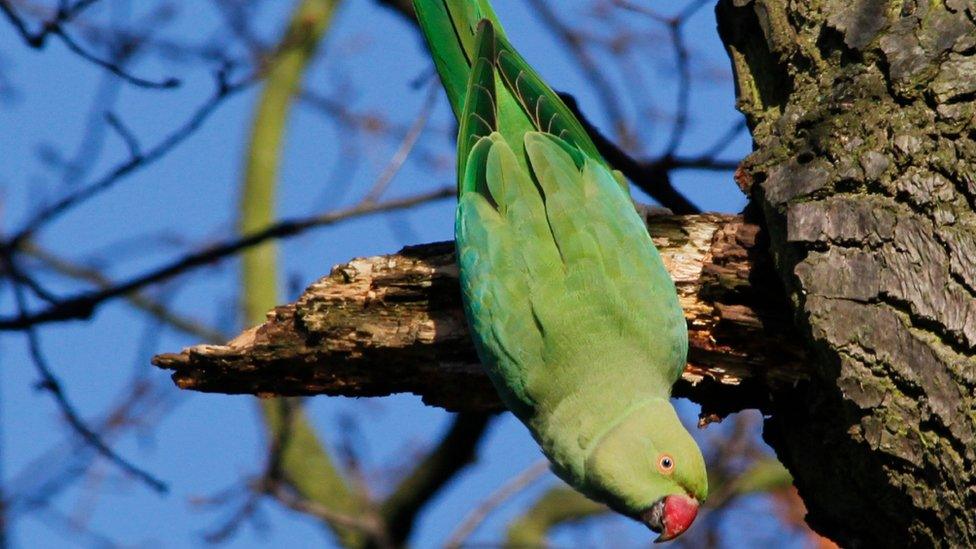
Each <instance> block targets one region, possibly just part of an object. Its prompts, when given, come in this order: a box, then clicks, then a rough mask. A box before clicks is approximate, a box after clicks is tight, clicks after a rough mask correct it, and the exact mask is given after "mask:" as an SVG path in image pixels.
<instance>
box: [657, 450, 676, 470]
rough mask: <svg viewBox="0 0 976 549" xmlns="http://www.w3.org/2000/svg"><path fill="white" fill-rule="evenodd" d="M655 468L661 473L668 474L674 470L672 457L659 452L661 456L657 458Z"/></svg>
mask: <svg viewBox="0 0 976 549" xmlns="http://www.w3.org/2000/svg"><path fill="white" fill-rule="evenodd" d="M657 470H658V471H660V472H661V474H662V475H670V474H671V473H673V472H674V459H673V458H672V457H671V456H669V455H667V454H661V456H660V457H658V458H657Z"/></svg>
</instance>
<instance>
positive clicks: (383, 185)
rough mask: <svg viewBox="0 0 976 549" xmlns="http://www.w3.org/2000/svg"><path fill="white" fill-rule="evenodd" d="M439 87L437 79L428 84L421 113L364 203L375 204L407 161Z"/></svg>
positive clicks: (425, 124)
mask: <svg viewBox="0 0 976 549" xmlns="http://www.w3.org/2000/svg"><path fill="white" fill-rule="evenodd" d="M439 89H440V88H439V84H438V83H437V80H432V82H431V84H430V85H429V86H428V90H427V97H426V98H425V99H424V103H423V106H422V107H421V108H420V113H419V114H418V115H417V118H416V119H415V120H414V122H413V124H412V125H411V126H410V129H409V130H407V135H405V136H404V137H403V141H402V142H401V143H400V146H399V147H398V148H397V151H396V152H395V153H394V154H393V156H392V157H391V158H390V161H389V162H388V163H387V165H386V167H385V168H383V171H382V172H381V173H380V175H379V177H377V178H376V182H375V183H373V186H372V187H371V188H370V190H369V192H367V193H366V196H365V197H364V198H363V200H362V204H375V203H376V201H377V200H379V199H380V197H381V196H383V193H384V192H386V189H387V187H389V186H390V182H392V181H393V178H394V177H396V175H397V174H398V173H400V168H402V167H403V164H404V163H405V162H406V161H407V157H408V156H410V152H411V151H412V150H413V147H414V145H416V144H417V139H419V138H420V136H421V134H423V132H424V128H425V127H426V126H427V121H428V120H430V113H431V111H433V110H434V105H435V104H436V101H435V100H436V99H437V96H438V94H437V92H438V91H439Z"/></svg>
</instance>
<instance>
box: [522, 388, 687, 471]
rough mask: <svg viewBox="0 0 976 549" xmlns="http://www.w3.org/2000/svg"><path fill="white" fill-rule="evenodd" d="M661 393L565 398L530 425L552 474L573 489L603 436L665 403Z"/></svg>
mask: <svg viewBox="0 0 976 549" xmlns="http://www.w3.org/2000/svg"><path fill="white" fill-rule="evenodd" d="M668 397H669V395H668V394H667V392H666V391H665V392H664V393H656V392H655V393H653V394H651V393H648V392H640V393H633V394H623V395H622V394H619V393H609V394H607V393H603V394H600V395H596V394H593V392H589V391H580V392H578V393H573V394H571V395H569V396H567V397H566V398H564V399H563V400H562V401H561V402H560V403H559V404H557V405H556V406H555V407H554V408H553V409H552V410H551V411H550V412H549V413H543V414H538V415H536V416H535V417H534V418H533V419H532V421H531V422H530V425H529V427H530V429H531V430H532V432H533V435H534V436H535V438H536V439H537V440H538V442H539V444H540V446H542V450H543V452H544V453H545V454H546V456H547V457H548V458H549V460H550V461H551V462H552V464H553V471H554V472H555V473H556V474H557V475H558V476H559V477H560V478H562V479H563V480H565V481H566V482H568V483H569V484H571V485H573V486H581V485H582V483H583V481H584V476H585V471H584V469H585V462H586V458H587V456H588V455H589V453H590V452H591V451H592V450H593V448H594V447H596V445H597V444H599V442H600V440H601V439H602V438H603V436H604V435H606V434H607V433H609V432H610V431H612V430H613V428H614V427H616V426H617V425H619V424H620V423H621V422H623V421H624V420H626V419H627V418H628V417H630V416H631V415H633V414H635V413H637V412H639V411H641V410H643V409H645V408H647V407H648V406H650V405H652V404H654V403H657V402H660V401H662V400H663V401H667V399H668Z"/></svg>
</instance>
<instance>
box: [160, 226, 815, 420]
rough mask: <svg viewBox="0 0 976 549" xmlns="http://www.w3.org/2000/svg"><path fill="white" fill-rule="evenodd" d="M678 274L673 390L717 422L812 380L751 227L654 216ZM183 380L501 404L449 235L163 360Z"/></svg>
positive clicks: (240, 388) (343, 271)
mask: <svg viewBox="0 0 976 549" xmlns="http://www.w3.org/2000/svg"><path fill="white" fill-rule="evenodd" d="M646 219H647V220H648V229H649V231H650V233H651V235H652V237H653V238H654V240H655V242H656V243H657V245H658V247H659V248H660V250H661V254H662V256H663V258H664V261H665V264H666V265H667V267H668V269H669V271H670V272H671V274H672V276H673V277H674V278H675V281H676V283H677V287H678V293H679V295H680V297H681V301H682V306H683V307H684V310H685V312H686V316H687V318H688V325H689V330H690V340H691V352H690V356H689V365H688V368H687V369H686V371H685V375H684V381H683V382H682V383H681V384H680V385H679V386H678V387H677V389H676V394H678V395H681V396H688V397H690V398H692V399H694V400H696V401H698V402H700V403H702V404H703V406H704V411H705V414H706V418H707V417H713V416H722V415H725V414H727V413H729V412H731V411H736V410H740V409H742V408H747V407H749V408H764V409H765V408H768V406H769V395H770V394H773V391H772V390H771V389H772V388H775V387H780V386H792V385H793V384H795V383H797V382H798V381H800V380H803V379H805V376H806V374H805V372H804V371H803V368H802V363H803V358H802V353H801V352H800V351H798V350H797V346H796V341H797V336H796V333H795V332H794V331H793V329H792V327H791V325H790V323H789V321H788V320H789V311H788V307H787V306H786V302H785V301H782V300H781V299H780V296H781V295H782V292H777V291H773V292H770V291H768V290H769V289H770V288H773V289H775V288H777V287H778V285H779V284H778V281H777V280H776V277H775V273H774V272H773V270H772V266H771V265H770V264H769V262H768V261H765V260H763V259H762V258H757V257H755V256H756V252H757V251H758V250H761V249H765V247H766V246H765V244H764V243H763V241H762V239H761V238H760V236H759V234H758V228H757V227H756V226H755V225H751V224H748V223H744V222H743V221H742V219H741V218H739V217H736V216H722V215H698V216H685V217H676V216H659V215H649V216H647V218H646ZM155 363H156V364H157V365H159V366H162V367H165V368H169V369H172V370H174V374H173V378H174V380H175V381H176V383H177V384H178V385H179V386H180V387H182V388H185V389H194V390H199V391H215V392H224V393H254V394H264V395H312V394H331V395H347V396H381V395H388V394H391V393H396V392H412V393H416V394H419V395H421V396H422V397H423V398H424V401H425V402H427V403H428V404H433V405H437V406H442V407H445V408H448V409H450V410H464V411H478V410H497V409H500V408H501V404H500V402H499V401H498V398H497V396H496V395H495V392H494V390H493V389H492V387H491V385H490V383H489V382H488V378H487V376H485V374H484V372H483V371H482V369H481V366H480V365H479V364H478V359H477V357H476V356H475V353H474V348H473V346H472V344H471V340H470V336H469V335H468V331H467V326H466V323H465V320H464V314H463V312H462V311H461V303H460V290H459V288H458V281H457V268H456V267H455V260H454V245H453V243H450V242H447V243H441V244H428V245H423V246H414V247H410V248H407V249H405V250H403V251H401V252H400V253H398V254H394V255H389V256H380V257H372V258H360V259H355V260H353V261H350V262H349V263H346V264H342V265H339V266H337V267H335V268H334V269H333V270H332V273H331V274H330V275H329V276H327V277H324V278H322V279H321V280H319V281H318V282H316V283H315V284H312V285H311V286H310V287H309V288H308V289H307V290H306V291H305V293H304V294H303V295H302V297H301V298H299V299H298V301H296V302H295V303H292V304H289V305H285V306H282V307H278V308H276V309H275V310H273V311H271V312H270V313H269V314H268V321H267V322H266V323H264V324H263V325H261V326H257V327H255V328H252V329H251V330H248V331H247V332H245V333H243V334H242V335H241V336H239V337H238V338H236V339H235V340H234V341H231V342H230V343H228V344H227V345H199V346H196V347H191V348H189V349H186V350H184V351H183V352H182V353H179V354H166V355H160V356H158V357H156V359H155Z"/></svg>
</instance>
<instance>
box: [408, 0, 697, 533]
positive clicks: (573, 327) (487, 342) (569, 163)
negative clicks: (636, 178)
mask: <svg viewBox="0 0 976 549" xmlns="http://www.w3.org/2000/svg"><path fill="white" fill-rule="evenodd" d="M414 8H415V10H416V14H417V19H418V21H419V22H420V26H421V28H422V29H423V33H424V35H425V37H426V39H427V43H428V45H429V47H430V51H431V53H432V55H433V58H434V64H435V65H436V67H437V71H438V73H439V75H440V78H441V82H442V84H443V86H444V88H445V90H446V91H447V96H448V99H449V100H450V103H451V107H452V109H453V110H454V113H455V115H456V116H457V118H458V121H459V123H460V130H459V133H458V143H457V150H458V195H459V197H458V208H457V218H456V225H455V237H456V241H457V253H458V263H459V268H460V279H461V288H462V299H463V303H464V310H465V313H466V315H467V319H468V324H469V326H470V327H471V332H472V335H473V339H474V342H475V347H476V349H477V351H478V355H479V357H480V358H481V361H482V362H483V364H484V365H485V367H486V370H487V372H488V375H489V376H490V378H491V380H492V382H493V383H494V385H495V387H496V389H497V390H498V393H499V395H500V396H501V399H502V401H503V402H504V403H505V405H506V406H507V407H508V408H509V409H510V410H511V411H512V412H513V413H514V414H515V415H516V416H517V417H518V418H519V419H520V420H521V421H522V422H523V423H524V424H525V425H526V426H527V427H528V429H529V431H531V433H532V436H533V437H534V438H535V440H536V441H537V442H538V443H539V445H540V446H541V448H542V451H543V453H544V454H545V455H546V456H547V457H548V458H549V460H550V461H551V463H552V469H553V471H554V472H555V473H556V474H557V475H558V476H559V477H561V478H562V479H563V480H565V481H566V482H567V483H569V484H570V485H571V486H573V487H574V488H576V489H577V490H579V491H580V492H582V493H583V494H585V495H586V496H588V497H590V498H592V499H594V500H597V501H601V502H603V503H606V504H607V505H608V506H610V507H611V508H612V509H614V510H616V511H618V512H620V513H622V514H624V515H626V516H629V517H631V518H634V519H636V520H639V521H641V522H643V523H644V524H646V525H647V526H648V527H650V528H651V529H652V530H654V531H655V532H658V533H660V534H661V535H660V537H659V538H658V541H664V540H668V539H671V538H673V537H675V536H677V535H679V534H680V533H682V532H683V531H684V530H686V529H687V528H688V526H690V525H691V523H692V521H693V520H694V518H695V515H696V514H697V512H698V506H699V504H700V503H701V502H702V501H704V500H705V497H706V494H707V491H708V488H707V479H706V474H705V464H704V460H703V459H702V454H701V450H699V448H698V446H697V445H696V443H695V441H694V439H692V437H691V435H690V434H689V433H688V431H687V430H686V429H685V428H684V427H683V426H682V424H681V422H680V420H679V419H678V416H677V414H676V412H675V410H674V407H673V406H672V405H671V403H670V400H669V398H670V395H671V387H672V385H673V384H674V382H675V381H676V380H677V379H678V377H679V376H680V375H681V372H682V370H683V369H684V365H685V358H686V355H687V349H688V334H687V327H686V325H685V320H684V315H683V314H682V311H681V306H680V305H679V303H678V297H677V293H676V291H675V287H674V282H673V281H672V280H671V277H670V275H669V274H668V272H667V271H666V270H665V268H664V264H663V262H662V261H661V257H660V255H659V254H658V252H657V249H655V247H654V244H653V243H652V242H651V239H650V237H649V236H648V234H647V229H646V227H645V226H644V223H643V222H642V221H641V218H640V217H639V216H638V214H637V212H636V211H635V208H634V205H633V203H632V202H631V200H630V195H629V193H628V190H627V185H626V182H625V181H624V180H623V177H622V176H621V175H620V174H619V172H615V171H614V170H612V169H611V168H610V166H609V165H608V164H607V162H606V160H604V159H603V158H602V156H601V155H600V153H599V152H598V151H597V149H596V146H595V145H594V144H593V141H592V140H591V139H590V137H589V136H588V135H587V133H586V131H585V130H584V129H583V127H582V125H581V124H580V122H579V121H578V120H577V119H576V117H575V116H574V115H573V113H572V111H570V110H569V109H568V108H567V107H566V105H565V104H564V103H563V102H562V100H560V99H559V97H558V96H557V95H556V94H555V92H553V91H552V89H551V88H549V87H548V86H547V85H546V84H545V83H544V82H543V81H542V79H541V78H540V77H539V75H538V74H536V72H535V71H534V70H533V69H532V68H531V67H530V66H529V65H528V64H527V63H526V62H525V60H524V59H523V58H522V57H521V56H520V55H519V54H518V52H516V51H515V49H514V48H513V47H512V45H511V44H510V43H509V42H508V40H507V39H506V37H505V34H504V32H503V31H502V28H501V26H500V25H499V23H498V19H497V17H496V15H495V13H494V11H493V10H492V8H491V5H490V3H489V2H488V0H414Z"/></svg>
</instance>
